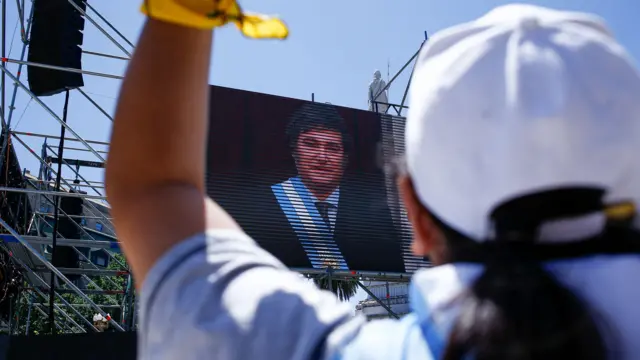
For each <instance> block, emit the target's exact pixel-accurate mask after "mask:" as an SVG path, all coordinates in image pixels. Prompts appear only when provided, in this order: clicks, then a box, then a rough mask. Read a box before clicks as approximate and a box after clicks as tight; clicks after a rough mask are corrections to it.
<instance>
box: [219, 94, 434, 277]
mask: <svg viewBox="0 0 640 360" xmlns="http://www.w3.org/2000/svg"><path fill="white" fill-rule="evenodd" d="M210 118H211V121H210V127H209V149H208V151H209V152H208V154H209V156H208V160H207V162H208V167H207V168H208V170H207V188H208V193H209V195H210V196H211V197H212V198H214V199H215V200H216V201H217V202H218V203H219V204H220V205H221V206H223V207H224V208H225V209H226V210H227V211H228V212H229V213H230V214H231V215H232V216H233V217H234V218H235V219H236V220H237V221H238V223H239V224H240V225H241V226H242V228H243V229H244V230H245V231H246V232H247V233H248V234H249V235H250V236H251V237H253V238H254V239H255V240H256V241H257V242H258V243H259V244H260V245H261V246H262V247H263V248H264V249H266V250H267V251H269V252H271V253H272V254H273V255H275V256H276V257H277V258H278V259H280V260H281V261H282V262H283V263H284V264H285V265H287V266H289V267H291V268H298V269H305V268H306V269H311V268H316V269H317V268H326V267H329V266H330V267H332V268H334V269H339V270H355V271H376V272H385V273H404V272H412V271H414V270H415V269H416V268H418V267H420V266H424V265H425V264H426V263H425V262H424V261H423V260H422V259H419V258H416V257H414V256H412V255H411V253H410V247H409V246H410V239H411V233H410V229H409V226H408V224H407V221H406V216H405V215H404V212H403V210H402V207H401V205H400V200H399V197H398V194H397V190H396V188H395V184H394V181H393V177H392V175H391V174H388V173H386V172H385V171H384V169H385V166H384V164H385V163H388V162H390V161H392V159H393V157H394V156H395V155H396V154H398V153H399V152H401V151H402V148H403V141H402V140H403V138H402V129H403V128H404V119H402V118H398V117H391V116H386V115H383V116H381V115H379V114H375V113H372V112H368V111H363V110H356V109H349V108H344V107H338V106H333V105H330V104H324V103H316V102H310V101H303V100H297V99H290V98H284V97H278V96H272V95H266V94H259V93H254V92H248V91H242V90H234V89H228V88H222V87H212V88H211V108H210Z"/></svg>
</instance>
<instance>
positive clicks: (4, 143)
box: [0, 6, 33, 166]
mask: <svg viewBox="0 0 640 360" xmlns="http://www.w3.org/2000/svg"><path fill="white" fill-rule="evenodd" d="M32 16H33V6H32V7H31V13H30V15H29V19H31V17H32ZM29 31H31V20H29V21H28V23H27V32H26V34H25V35H24V37H25V39H23V41H22V52H21V53H20V60H24V57H25V56H26V54H27V41H26V36H28V33H29ZM4 64H5V63H4V61H3V62H2V66H3V68H4ZM22 67H23V65H22V64H19V65H18V76H17V79H20V76H21V75H22ZM2 76H3V78H4V76H5V74H4V72H3V73H2ZM3 84H4V81H3ZM17 96H18V84H16V83H14V84H13V92H12V94H11V103H10V104H9V116H7V123H6V129H5V131H6V132H7V133H6V134H5V137H4V139H3V141H2V149H1V150H0V166H2V164H3V161H4V159H5V153H6V151H7V145H8V141H9V132H10V131H11V120H12V119H13V110H14V109H15V105H16V98H17ZM2 98H3V99H4V96H3V97H2Z"/></svg>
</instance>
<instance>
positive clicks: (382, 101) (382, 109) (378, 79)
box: [368, 70, 389, 114]
mask: <svg viewBox="0 0 640 360" xmlns="http://www.w3.org/2000/svg"><path fill="white" fill-rule="evenodd" d="M386 86H387V83H386V82H385V81H384V80H382V74H381V73H380V70H376V71H375V72H374V73H373V80H372V81H371V83H370V84H369V97H368V99H369V100H368V101H369V111H374V112H377V113H380V114H386V113H387V109H388V108H389V105H388V104H389V97H388V96H387V89H385V88H386ZM376 95H377V96H376Z"/></svg>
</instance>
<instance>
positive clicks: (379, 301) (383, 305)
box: [356, 280, 400, 319]
mask: <svg viewBox="0 0 640 360" xmlns="http://www.w3.org/2000/svg"><path fill="white" fill-rule="evenodd" d="M356 283H357V284H358V285H360V287H361V288H362V290H364V291H365V292H366V293H367V294H368V295H369V296H371V298H372V299H374V300H375V301H377V302H378V304H380V306H382V307H383V308H384V309H385V310H387V311H388V312H389V315H391V316H393V317H394V318H396V319H400V316H398V314H396V313H394V312H393V310H391V308H390V307H389V306H387V304H385V303H384V302H382V300H380V299H379V298H378V297H377V296H375V294H374V293H372V292H371V290H369V289H367V287H366V286H364V285H363V284H362V283H361V282H360V280H356Z"/></svg>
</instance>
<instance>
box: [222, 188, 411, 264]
mask: <svg viewBox="0 0 640 360" xmlns="http://www.w3.org/2000/svg"><path fill="white" fill-rule="evenodd" d="M375 183H376V186H374V187H372V179H371V177H369V178H367V179H358V178H354V177H350V178H348V179H347V180H346V181H344V182H343V184H342V185H341V186H340V200H339V202H338V215H337V218H336V224H335V230H334V240H335V241H336V244H337V246H338V247H339V248H340V251H341V252H342V255H343V256H344V259H345V261H346V262H347V265H348V266H349V268H350V269H351V270H360V271H380V272H404V271H405V268H404V261H403V258H402V244H401V242H400V239H401V237H400V234H399V232H398V230H397V229H396V227H395V226H394V224H393V221H392V219H391V213H390V211H389V207H388V205H387V202H386V198H385V196H386V191H385V190H384V184H383V182H382V181H375ZM216 200H218V199H217V198H216ZM220 203H221V205H222V206H223V207H224V208H225V209H226V210H227V211H229V213H231V215H232V216H233V217H234V218H235V219H236V220H237V221H238V223H239V224H240V225H241V226H242V227H243V229H244V230H245V231H246V232H247V234H249V235H250V236H251V237H253V238H254V239H255V240H256V241H257V242H258V243H259V244H260V246H262V247H263V248H264V249H266V250H267V251H269V252H270V253H272V254H273V255H275V256H276V257H277V258H278V259H280V260H281V261H282V262H284V263H285V265H287V266H288V267H295V268H311V262H310V261H309V259H308V257H307V254H306V253H305V251H304V249H303V247H302V245H301V244H300V241H299V240H298V236H297V235H296V233H295V231H294V230H293V228H292V227H291V225H290V224H289V221H288V220H287V218H286V216H285V214H284V213H283V212H282V210H281V208H280V205H279V204H278V202H277V200H276V198H275V196H274V195H273V192H272V191H271V187H270V186H267V185H260V186H258V187H255V186H254V187H253V188H246V189H245V190H244V191H242V194H237V195H236V196H235V197H234V199H233V200H231V199H227V200H226V201H220Z"/></svg>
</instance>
